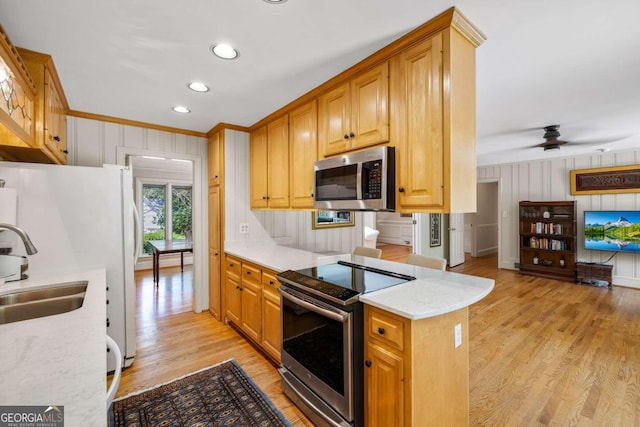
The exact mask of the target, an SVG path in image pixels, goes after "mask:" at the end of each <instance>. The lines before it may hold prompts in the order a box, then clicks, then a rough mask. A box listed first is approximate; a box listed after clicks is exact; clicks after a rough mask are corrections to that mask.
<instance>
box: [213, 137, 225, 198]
mask: <svg viewBox="0 0 640 427" xmlns="http://www.w3.org/2000/svg"><path fill="white" fill-rule="evenodd" d="M222 132H224V130H222V131H218V132H215V133H214V134H213V135H211V136H210V137H209V185H210V186H211V185H220V183H221V182H222V166H221V162H222V161H223V160H224V153H223V152H222V147H223V144H222Z"/></svg>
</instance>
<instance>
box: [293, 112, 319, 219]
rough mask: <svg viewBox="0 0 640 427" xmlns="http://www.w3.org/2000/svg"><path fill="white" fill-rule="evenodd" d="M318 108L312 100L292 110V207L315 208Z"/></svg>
mask: <svg viewBox="0 0 640 427" xmlns="http://www.w3.org/2000/svg"><path fill="white" fill-rule="evenodd" d="M317 129H318V107H317V103H316V101H315V100H314V101H312V102H309V103H307V104H305V105H303V106H302V107H300V108H296V109H295V110H293V111H291V113H289V159H290V173H291V176H290V179H289V181H290V191H289V195H290V198H291V207H292V208H295V209H303V208H313V186H314V179H315V176H314V175H315V173H314V170H313V168H314V163H315V161H316V160H318V132H317Z"/></svg>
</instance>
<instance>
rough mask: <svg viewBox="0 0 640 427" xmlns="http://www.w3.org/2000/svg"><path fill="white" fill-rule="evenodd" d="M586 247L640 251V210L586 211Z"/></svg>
mask: <svg viewBox="0 0 640 427" xmlns="http://www.w3.org/2000/svg"><path fill="white" fill-rule="evenodd" d="M584 248H585V249H593V250H598V251H616V252H640V211H585V212H584Z"/></svg>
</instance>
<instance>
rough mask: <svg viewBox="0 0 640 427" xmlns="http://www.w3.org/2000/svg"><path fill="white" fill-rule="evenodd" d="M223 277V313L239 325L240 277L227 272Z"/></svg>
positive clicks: (240, 312) (240, 308)
mask: <svg viewBox="0 0 640 427" xmlns="http://www.w3.org/2000/svg"><path fill="white" fill-rule="evenodd" d="M226 276H227V277H226V279H225V288H226V289H225V310H226V311H225V313H226V316H227V318H228V319H229V320H230V321H231V322H233V323H235V324H236V325H240V324H241V323H240V319H241V318H242V288H240V278H239V277H238V276H236V275H235V274H231V273H229V272H227V274H226Z"/></svg>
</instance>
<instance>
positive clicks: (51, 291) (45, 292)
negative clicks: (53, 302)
mask: <svg viewBox="0 0 640 427" xmlns="http://www.w3.org/2000/svg"><path fill="white" fill-rule="evenodd" d="M87 285H88V282H87V281H77V282H67V283H58V284H55V285H51V286H47V287H46V288H39V289H33V290H27V291H19V292H14V293H11V294H6V295H2V296H0V306H3V305H8V304H16V303H24V302H32V301H38V300H42V299H49V298H57V297H63V296H68V295H75V294H79V293H81V292H85V291H86V290H87Z"/></svg>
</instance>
